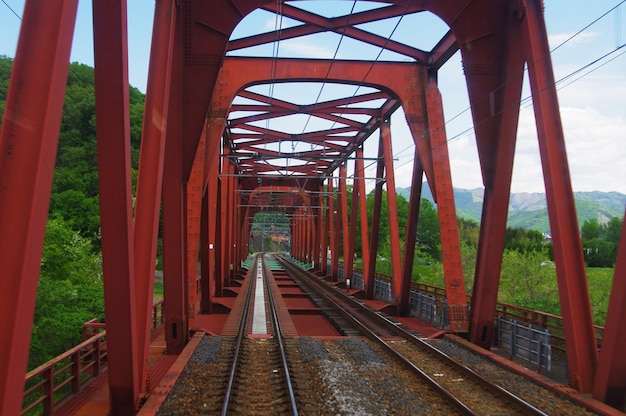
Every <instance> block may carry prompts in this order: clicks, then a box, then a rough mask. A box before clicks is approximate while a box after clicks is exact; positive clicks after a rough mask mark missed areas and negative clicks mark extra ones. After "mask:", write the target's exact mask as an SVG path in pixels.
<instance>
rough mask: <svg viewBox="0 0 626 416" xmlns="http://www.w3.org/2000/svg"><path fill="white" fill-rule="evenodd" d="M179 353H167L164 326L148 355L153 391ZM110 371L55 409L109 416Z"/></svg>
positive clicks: (80, 415)
mask: <svg viewBox="0 0 626 416" xmlns="http://www.w3.org/2000/svg"><path fill="white" fill-rule="evenodd" d="M176 358H178V356H177V355H165V338H164V335H163V326H161V328H159V329H158V330H156V331H155V332H154V333H153V335H152V342H151V344H150V355H149V357H148V386H147V389H148V391H149V392H152V391H153V390H154V389H155V388H156V387H157V386H158V385H159V383H160V382H161V379H162V378H163V376H164V375H165V374H166V373H167V371H168V370H169V368H170V367H171V366H172V364H173V363H174V361H176ZM108 381H109V378H108V373H107V372H106V371H105V372H104V373H103V374H102V375H100V376H99V377H98V378H96V379H95V380H93V381H92V382H91V383H89V384H87V385H86V386H85V388H84V389H83V390H82V391H81V392H80V393H78V394H76V395H74V396H71V397H70V398H69V399H68V400H67V401H66V402H65V403H63V404H62V405H61V406H59V408H58V409H56V410H55V412H54V414H55V415H60V416H66V415H67V416H69V415H76V416H107V415H108V414H109V385H108Z"/></svg>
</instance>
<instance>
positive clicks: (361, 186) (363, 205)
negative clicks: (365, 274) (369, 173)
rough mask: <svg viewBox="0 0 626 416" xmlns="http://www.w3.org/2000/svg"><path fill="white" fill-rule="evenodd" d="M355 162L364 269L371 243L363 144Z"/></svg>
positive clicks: (366, 264)
mask: <svg viewBox="0 0 626 416" xmlns="http://www.w3.org/2000/svg"><path fill="white" fill-rule="evenodd" d="M354 163H355V166H356V168H355V175H354V176H355V178H354V181H355V186H354V187H355V188H356V189H358V192H359V213H360V214H361V252H362V253H361V254H362V255H361V258H362V260H363V270H367V266H368V264H369V243H368V241H369V240H368V237H367V228H368V227H367V195H366V194H365V164H364V161H363V145H361V146H359V148H358V149H357V150H356V159H355V161H354Z"/></svg>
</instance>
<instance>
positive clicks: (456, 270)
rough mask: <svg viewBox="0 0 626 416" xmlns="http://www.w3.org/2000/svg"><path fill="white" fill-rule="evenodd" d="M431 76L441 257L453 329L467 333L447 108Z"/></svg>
mask: <svg viewBox="0 0 626 416" xmlns="http://www.w3.org/2000/svg"><path fill="white" fill-rule="evenodd" d="M429 75H430V77H429V79H428V84H427V86H426V111H427V113H428V125H429V129H430V137H431V146H432V149H431V151H432V163H433V167H434V175H435V187H436V190H437V214H438V217H439V230H440V233H441V256H442V258H443V269H444V275H445V277H444V278H445V283H446V299H447V301H448V311H449V314H450V329H452V330H453V331H467V329H468V316H467V301H466V296H465V280H464V276H463V263H462V261H461V247H460V243H459V226H458V223H457V219H456V209H455V206H454V191H453V189H452V175H451V173H450V158H449V155H448V142H447V139H446V129H445V121H444V117H443V104H442V101H441V94H440V93H439V90H438V89H437V81H436V79H435V75H434V74H429Z"/></svg>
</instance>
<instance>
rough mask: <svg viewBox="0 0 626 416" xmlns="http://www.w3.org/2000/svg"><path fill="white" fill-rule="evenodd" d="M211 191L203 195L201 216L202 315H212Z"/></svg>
mask: <svg viewBox="0 0 626 416" xmlns="http://www.w3.org/2000/svg"><path fill="white" fill-rule="evenodd" d="M209 228H210V226H209V191H208V189H206V188H205V190H204V194H203V195H202V211H201V214H200V262H201V266H200V273H201V277H200V313H211V289H212V282H211V274H210V272H209V265H210V264H211V260H210V257H211V255H212V250H211V249H210V248H209V247H210V243H209V241H211V240H210V238H209Z"/></svg>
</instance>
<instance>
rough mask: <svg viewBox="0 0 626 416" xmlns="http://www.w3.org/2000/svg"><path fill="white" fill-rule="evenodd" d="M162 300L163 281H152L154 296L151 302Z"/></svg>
mask: <svg viewBox="0 0 626 416" xmlns="http://www.w3.org/2000/svg"><path fill="white" fill-rule="evenodd" d="M160 300H163V282H154V297H153V298H152V302H154V303H157V302H158V301H160Z"/></svg>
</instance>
